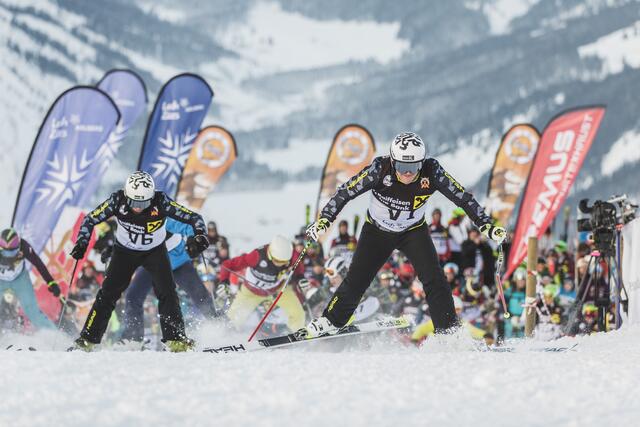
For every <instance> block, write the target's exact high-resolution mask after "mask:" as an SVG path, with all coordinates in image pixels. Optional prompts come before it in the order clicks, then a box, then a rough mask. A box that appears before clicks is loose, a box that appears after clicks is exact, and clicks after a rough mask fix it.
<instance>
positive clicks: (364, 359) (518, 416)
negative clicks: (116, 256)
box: [0, 327, 640, 427]
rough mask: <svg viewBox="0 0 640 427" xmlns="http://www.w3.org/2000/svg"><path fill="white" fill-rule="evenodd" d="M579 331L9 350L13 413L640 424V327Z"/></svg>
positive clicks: (6, 366) (192, 419)
mask: <svg viewBox="0 0 640 427" xmlns="http://www.w3.org/2000/svg"><path fill="white" fill-rule="evenodd" d="M209 332H210V334H209V335H218V340H220V342H222V341H225V339H224V338H222V337H221V336H220V334H221V331H220V330H216V329H215V328H213V327H212V328H211V330H210V331H209ZM48 339H49V341H48V342H49V343H50V341H51V339H52V338H51V337H49V338H48ZM227 339H228V338H227ZM31 341H32V342H37V343H38V344H40V345H41V346H42V347H43V348H47V347H49V346H48V345H46V344H45V343H44V342H45V341H46V340H44V339H43V338H33V339H32V340H31ZM208 342H210V341H208ZM225 342H226V341H225ZM232 342H233V341H232ZM574 342H578V343H579V347H578V348H577V350H576V351H572V352H567V353H563V354H555V353H540V352H526V351H524V350H522V349H523V348H526V347H527V346H528V345H527V344H518V345H517V347H518V348H520V349H521V350H522V351H521V352H519V353H514V354H506V353H500V354H498V353H478V352H474V351H472V350H471V349H470V344H469V342H468V341H467V339H465V338H461V337H447V338H445V339H443V340H440V341H432V342H428V343H427V344H426V345H425V347H423V348H422V349H420V350H418V349H415V348H405V347H403V346H402V345H401V344H399V343H398V342H397V341H395V339H393V338H390V337H386V338H385V337H382V338H378V339H376V340H373V339H367V340H360V341H358V342H355V343H354V342H352V343H350V344H345V343H343V344H337V343H333V344H330V345H322V346H321V345H316V346H312V345H309V346H306V347H305V348H298V349H283V350H276V351H267V352H258V353H252V354H243V355H233V354H226V355H222V354H221V355H213V354H204V353H191V354H177V355H176V354H168V353H154V352H143V353H115V352H109V351H103V352H100V353H94V354H85V353H65V352H51V351H46V350H45V351H39V352H11V351H1V352H0V358H1V359H0V376H1V377H2V378H3V384H4V386H3V387H2V388H1V389H0V409H1V410H0V425H3V426H4V425H7V426H8V425H20V426H51V425H65V426H76V425H78V426H79V425H92V426H96V427H99V426H131V425H136V426H173V425H190V426H209V425H230V426H285V425H304V426H326V425H336V426H338V425H349V426H389V425H394V426H414V425H415V426H417V425H437V426H462V425H473V426H495V425H518V426H542V425H545V426H548V425H553V426H578V425H579V426H597V425H600V426H601V425H613V424H615V425H629V426H630V425H636V424H637V417H638V416H640V407H639V406H638V405H637V398H636V397H635V396H636V394H637V379H638V378H639V377H640V367H639V364H638V360H639V359H640V329H637V328H633V329H626V330H622V331H619V332H613V333H609V334H606V335H597V336H590V337H582V338H577V339H569V338H565V339H564V341H562V343H564V344H568V343H574ZM65 344H66V343H63V342H62V340H59V341H58V343H57V346H58V347H63V346H64V345H65Z"/></svg>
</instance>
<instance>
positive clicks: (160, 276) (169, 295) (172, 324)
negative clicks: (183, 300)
mask: <svg viewBox="0 0 640 427" xmlns="http://www.w3.org/2000/svg"><path fill="white" fill-rule="evenodd" d="M138 267H144V268H145V269H146V270H147V271H148V272H149V273H150V274H151V277H152V278H153V286H154V291H155V293H156V296H157V297H158V312H159V314H160V328H161V329H162V337H163V341H168V340H183V339H185V332H184V320H183V319H182V312H181V311H180V303H179V301H178V294H177V293H176V284H175V282H174V280H173V274H172V272H171V264H170V263H169V255H168V254H167V248H166V246H165V245H164V244H162V245H159V246H157V247H155V248H153V249H150V250H148V251H133V250H129V249H126V248H123V247H121V246H119V245H117V244H116V245H115V246H114V247H113V254H112V256H111V262H109V267H108V268H107V274H106V278H105V279H104V282H103V283H102V288H101V289H100V290H99V291H98V294H97V295H96V300H95V302H94V303H93V306H92V307H91V311H89V315H88V316H87V320H86V322H85V324H84V327H83V328H82V332H81V333H80V337H81V338H84V339H86V340H87V341H89V342H92V343H95V344H97V343H99V342H100V340H102V336H103V335H104V331H105V330H106V329H107V324H108V323H109V318H110V317H111V313H112V312H113V309H114V308H115V306H116V302H117V301H118V299H119V298H120V295H122V292H123V291H124V290H125V289H126V288H127V286H129V282H130V281H131V276H133V272H134V271H135V270H136V269H137V268H138Z"/></svg>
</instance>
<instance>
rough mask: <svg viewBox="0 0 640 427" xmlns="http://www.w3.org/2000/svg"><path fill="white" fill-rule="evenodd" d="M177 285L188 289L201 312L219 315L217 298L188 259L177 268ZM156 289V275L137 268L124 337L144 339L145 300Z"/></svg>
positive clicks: (129, 291)
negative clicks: (215, 301)
mask: <svg viewBox="0 0 640 427" xmlns="http://www.w3.org/2000/svg"><path fill="white" fill-rule="evenodd" d="M173 275H174V278H175V281H176V284H177V285H178V286H180V288H181V289H184V290H185V291H186V292H187V294H188V295H189V297H190V298H191V300H192V301H193V303H194V305H195V306H196V307H197V308H198V311H200V313H201V314H202V315H203V316H204V317H205V318H206V319H213V318H214V317H216V310H215V308H214V306H213V298H212V297H211V294H210V293H209V291H208V290H207V288H206V287H205V286H204V284H203V283H202V280H200V276H198V272H197V271H196V269H195V267H194V266H193V264H192V263H191V262H186V263H184V264H182V265H181V266H180V267H178V268H176V269H175V270H174V271H173ZM152 288H153V278H152V277H151V274H150V273H149V272H148V271H147V270H145V269H144V268H139V269H138V270H137V271H136V274H135V276H133V280H132V281H131V285H129V288H128V289H127V293H126V295H125V304H126V305H125V310H124V312H125V313H124V314H125V316H124V319H125V320H124V331H123V332H122V339H127V340H134V341H142V340H143V338H144V300H145V299H146V298H147V295H149V292H150V291H151V289H152Z"/></svg>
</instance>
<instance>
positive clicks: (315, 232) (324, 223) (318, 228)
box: [307, 218, 331, 242]
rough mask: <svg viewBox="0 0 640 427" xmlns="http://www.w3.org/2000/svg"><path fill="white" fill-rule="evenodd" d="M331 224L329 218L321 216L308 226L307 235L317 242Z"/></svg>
mask: <svg viewBox="0 0 640 427" xmlns="http://www.w3.org/2000/svg"><path fill="white" fill-rule="evenodd" d="M330 226H331V223H330V222H329V220H328V219H326V218H320V219H318V220H317V221H316V222H314V223H313V224H311V225H310V226H309V227H307V236H308V237H309V238H310V239H312V240H313V241H314V242H317V241H318V237H320V235H321V234H324V233H325V232H326V231H327V230H328V229H329V227H330Z"/></svg>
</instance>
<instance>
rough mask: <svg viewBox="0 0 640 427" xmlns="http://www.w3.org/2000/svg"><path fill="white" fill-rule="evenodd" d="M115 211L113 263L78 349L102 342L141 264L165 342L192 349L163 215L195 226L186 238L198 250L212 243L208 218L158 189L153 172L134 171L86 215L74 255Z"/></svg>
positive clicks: (79, 253)
mask: <svg viewBox="0 0 640 427" xmlns="http://www.w3.org/2000/svg"><path fill="white" fill-rule="evenodd" d="M112 216H115V217H116V220H117V223H118V228H117V230H116V235H115V244H114V246H113V253H112V255H111V262H110V263H109V267H108V268H107V275H106V278H105V280H104V282H103V283H102V288H101V289H100V291H99V292H98V294H97V295H96V300H95V302H94V303H93V307H91V311H89V315H88V316H87V320H86V322H85V324H84V327H83V328H82V332H81V333H80V338H78V339H77V340H76V342H75V347H74V349H81V350H85V351H90V350H92V349H93V347H94V346H95V344H98V343H100V341H101V339H102V335H104V332H105V329H106V328H107V323H108V322H109V318H110V317H111V313H112V312H113V309H114V308H115V304H116V302H117V301H118V299H119V298H120V295H121V294H122V292H123V291H124V290H125V289H126V288H127V286H129V282H130V281H131V276H132V275H133V272H134V271H135V270H136V269H137V268H138V267H140V266H142V267H144V268H145V269H146V270H147V271H148V272H149V273H150V274H151V276H152V278H153V286H154V291H155V293H156V296H157V297H158V311H159V314H160V327H161V329H162V337H163V342H164V343H165V344H166V345H167V347H168V348H169V350H170V351H186V350H190V349H192V348H193V346H194V343H193V341H192V340H190V339H188V338H187V337H186V334H185V331H184V320H183V319H182V313H181V311H180V304H179V301H178V295H177V293H176V284H175V282H174V279H173V274H172V272H171V265H170V263H169V256H168V254H167V247H166V246H165V244H164V242H165V239H166V235H167V232H166V229H165V220H166V218H167V217H171V218H173V219H175V220H177V221H180V222H184V223H187V224H190V225H191V226H192V227H193V231H194V234H195V235H194V237H192V238H190V239H189V240H188V241H187V246H188V247H189V248H190V252H191V253H194V254H195V253H200V252H202V251H203V250H205V249H206V248H207V246H209V241H208V239H207V236H206V232H207V228H206V226H205V223H204V220H203V219H202V217H201V216H200V215H199V214H197V213H195V212H192V211H190V210H189V209H187V208H185V207H183V206H181V205H179V204H178V203H176V202H175V201H173V200H172V199H171V198H169V197H168V196H167V195H166V194H165V193H164V192H162V191H155V184H154V182H153V178H152V177H151V175H149V174H148V173H146V172H140V171H138V172H134V173H132V174H131V175H129V178H128V179H127V182H126V183H125V187H124V190H119V191H116V192H115V193H113V194H112V195H111V197H109V199H107V200H106V201H105V202H104V203H102V204H100V205H99V206H98V207H97V208H96V209H94V210H93V211H92V212H91V213H89V214H88V215H87V216H86V217H85V218H84V221H83V222H82V225H81V226H80V232H79V233H78V238H77V240H76V245H75V247H74V248H73V250H72V251H71V256H72V257H74V258H75V259H77V260H80V259H82V258H83V257H84V254H85V252H86V250H87V246H88V244H89V239H90V238H91V232H92V231H93V227H94V226H95V225H96V224H99V223H101V222H103V221H106V220H107V219H109V218H110V217H112Z"/></svg>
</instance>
